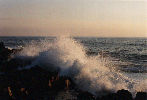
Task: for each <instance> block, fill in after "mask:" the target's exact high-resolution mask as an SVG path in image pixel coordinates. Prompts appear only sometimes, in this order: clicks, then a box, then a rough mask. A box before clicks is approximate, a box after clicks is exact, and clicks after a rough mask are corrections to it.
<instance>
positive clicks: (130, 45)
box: [0, 37, 147, 90]
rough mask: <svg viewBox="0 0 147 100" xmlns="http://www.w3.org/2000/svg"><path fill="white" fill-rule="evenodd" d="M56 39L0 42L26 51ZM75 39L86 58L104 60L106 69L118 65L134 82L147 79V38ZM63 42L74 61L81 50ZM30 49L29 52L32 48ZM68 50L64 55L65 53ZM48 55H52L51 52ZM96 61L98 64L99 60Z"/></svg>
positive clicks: (120, 71) (40, 38)
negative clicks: (96, 57) (97, 57)
mask: <svg viewBox="0 0 147 100" xmlns="http://www.w3.org/2000/svg"><path fill="white" fill-rule="evenodd" d="M55 40H56V38H55V37H0V41H2V42H4V44H5V45H6V47H8V48H25V47H28V45H32V44H33V45H34V44H35V45H38V44H40V43H42V42H43V41H47V43H43V47H40V48H45V47H46V46H47V45H48V44H49V43H53V42H54V41H55ZM73 40H74V41H76V42H77V43H78V44H80V45H82V48H84V52H85V53H86V56H88V57H95V56H99V58H100V59H102V60H103V61H102V62H106V63H107V62H108V63H107V64H105V66H115V69H116V70H117V71H118V72H119V73H121V74H122V75H124V76H125V77H128V78H130V79H132V80H135V81H138V82H139V81H140V82H141V81H143V80H147V38H97V37H75V38H73ZM62 41H64V43H61V42H62ZM60 43H61V46H65V51H66V50H68V49H69V50H70V51H72V53H71V52H67V53H70V57H69V60H71V59H75V58H72V57H71V56H72V55H73V56H79V55H81V53H80V52H81V51H78V49H77V48H76V47H72V45H73V44H72V43H70V42H69V41H68V40H64V39H63V40H62V39H61V40H60V42H59V43H58V44H59V46H60ZM66 44H68V45H66ZM57 46H58V45H57ZM66 46H67V47H66ZM33 47H34V46H29V48H33ZM66 48H67V49H66ZM59 49H60V48H59ZM75 49H76V50H75ZM27 50H28V51H29V49H27ZM37 50H38V49H37ZM61 51H62V49H61ZM65 51H64V53H66V52H65ZM37 52H39V51H37ZM52 52H53V51H52ZM57 53H58V52H57ZM27 54H28V53H27ZM47 54H50V52H49V53H47ZM41 55H43V53H41ZM49 56H50V55H49ZM52 56H55V57H56V55H52ZM58 56H59V55H58ZM58 56H57V57H58ZM57 57H56V58H57ZM80 57H82V56H80ZM48 58H49V57H48ZM53 59H54V58H53ZM66 59H68V57H66ZM66 59H65V57H64V60H66ZM50 61H52V60H50ZM53 61H55V60H53ZM67 61H68V60H67ZM94 61H95V62H96V60H94ZM100 61H101V60H99V62H100ZM79 62H82V61H79ZM90 63H91V62H90ZM93 63H94V62H93ZM100 63H101V62H100ZM62 64H63V63H62ZM86 66H88V64H86ZM91 66H92V65H91ZM94 66H95V65H94ZM87 68H88V67H87ZM88 69H89V68H88ZM145 82H146V81H144V82H143V83H145ZM77 83H78V82H77ZM145 90H146V86H145Z"/></svg>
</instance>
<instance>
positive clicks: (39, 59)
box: [19, 37, 147, 94]
mask: <svg viewBox="0 0 147 100" xmlns="http://www.w3.org/2000/svg"><path fill="white" fill-rule="evenodd" d="M19 56H21V57H24V58H27V57H28V58H29V57H33V58H34V59H33V61H32V65H33V66H34V65H40V66H41V67H43V68H45V69H47V70H57V69H60V75H66V76H69V77H71V78H72V79H73V81H74V82H75V83H76V84H77V85H78V86H79V88H81V89H83V90H86V91H89V92H91V93H93V94H96V93H97V92H99V91H103V90H110V91H117V90H120V89H127V90H129V91H131V92H136V91H147V84H145V82H147V81H143V82H138V81H135V80H132V79H130V78H128V77H126V76H124V75H123V74H121V73H120V72H118V71H115V66H108V65H109V64H108V61H107V60H102V59H101V58H100V57H99V56H93V57H89V56H87V55H86V53H85V49H84V47H83V46H82V45H81V44H80V43H78V42H77V41H75V40H73V39H72V38H69V37H58V38H57V39H56V40H55V42H54V43H50V42H48V40H44V41H42V42H41V43H40V44H36V43H34V42H32V44H31V45H28V46H27V47H25V48H24V49H23V51H22V52H21V53H20V54H19ZM32 65H30V66H27V68H31V66H32Z"/></svg>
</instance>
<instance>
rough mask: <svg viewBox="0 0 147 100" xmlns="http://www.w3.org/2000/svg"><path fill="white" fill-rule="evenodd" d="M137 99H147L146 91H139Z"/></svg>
mask: <svg viewBox="0 0 147 100" xmlns="http://www.w3.org/2000/svg"><path fill="white" fill-rule="evenodd" d="M135 100H147V93H146V92H137V94H136V97H135Z"/></svg>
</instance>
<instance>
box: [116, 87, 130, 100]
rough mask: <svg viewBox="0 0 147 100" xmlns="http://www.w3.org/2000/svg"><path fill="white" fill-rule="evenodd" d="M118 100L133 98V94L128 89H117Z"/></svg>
mask: <svg viewBox="0 0 147 100" xmlns="http://www.w3.org/2000/svg"><path fill="white" fill-rule="evenodd" d="M117 96H118V100H133V97H132V94H131V93H130V92H129V91H128V90H124V89H122V90H118V91H117Z"/></svg>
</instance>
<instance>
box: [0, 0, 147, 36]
mask: <svg viewBox="0 0 147 100" xmlns="http://www.w3.org/2000/svg"><path fill="white" fill-rule="evenodd" d="M67 34H70V35H73V36H99V37H110V36H111V37H147V1H146V0H0V35H3V36H12V35H13V36H24V35H25V36H28V35H29V36H30V35H31V36H34V35H37V36H38V35H41V36H47V35H49V36H51V35H67Z"/></svg>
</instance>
